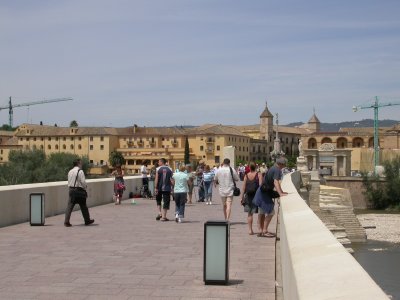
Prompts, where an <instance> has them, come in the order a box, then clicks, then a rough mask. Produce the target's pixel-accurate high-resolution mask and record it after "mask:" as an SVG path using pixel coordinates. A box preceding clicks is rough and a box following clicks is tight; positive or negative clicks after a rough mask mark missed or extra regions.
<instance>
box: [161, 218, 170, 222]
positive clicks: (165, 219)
mask: <svg viewBox="0 0 400 300" xmlns="http://www.w3.org/2000/svg"><path fill="white" fill-rule="evenodd" d="M160 221H161V222H166V221H169V219H167V218H162V219H161V220H160Z"/></svg>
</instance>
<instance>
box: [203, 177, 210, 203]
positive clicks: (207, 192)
mask: <svg viewBox="0 0 400 300" xmlns="http://www.w3.org/2000/svg"><path fill="white" fill-rule="evenodd" d="M204 195H205V199H206V201H207V199H208V201H211V199H212V181H204Z"/></svg>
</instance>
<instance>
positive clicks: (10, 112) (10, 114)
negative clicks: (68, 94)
mask: <svg viewBox="0 0 400 300" xmlns="http://www.w3.org/2000/svg"><path fill="white" fill-rule="evenodd" d="M71 100H73V99H72V98H57V99H48V100H40V101H33V102H26V103H19V104H12V102H11V97H10V100H9V101H8V105H7V106H0V110H2V109H8V125H9V126H10V128H12V127H13V108H14V107H21V106H31V105H36V104H45V103H51V102H60V101H71Z"/></svg>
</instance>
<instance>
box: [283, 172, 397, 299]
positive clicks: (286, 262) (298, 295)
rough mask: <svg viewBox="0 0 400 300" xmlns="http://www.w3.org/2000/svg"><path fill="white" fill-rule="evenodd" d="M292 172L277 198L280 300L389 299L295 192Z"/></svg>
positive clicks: (294, 174)
mask: <svg viewBox="0 0 400 300" xmlns="http://www.w3.org/2000/svg"><path fill="white" fill-rule="evenodd" d="M296 178H297V180H298V178H299V173H297V172H295V173H292V174H288V175H286V176H285V177H284V179H283V182H282V187H283V190H284V191H285V192H288V193H289V195H287V196H284V197H282V198H281V199H280V209H279V224H280V225H279V226H280V259H281V270H282V285H283V296H284V299H290V300H296V299H304V300H310V299H311V300H312V299H316V300H324V299H352V300H355V299H360V300H361V299H362V300H364V299H374V300H379V299H389V298H388V297H387V296H386V295H385V293H384V292H383V291H382V289H381V288H380V287H379V286H378V285H377V284H376V283H375V282H374V281H373V280H372V278H371V277H370V276H369V275H368V273H367V272H366V271H365V270H364V269H363V268H362V267H361V266H360V265H359V264H358V262H357V261H356V260H355V259H354V258H353V256H352V255H351V254H349V253H348V252H347V250H346V249H345V248H344V247H343V246H342V244H340V243H339V242H338V241H337V240H336V238H335V237H334V236H333V234H332V233H331V232H330V231H329V230H328V229H327V228H326V227H325V225H324V224H323V223H322V221H321V220H320V219H319V218H318V217H317V216H316V215H315V214H314V212H313V211H312V210H311V209H310V208H309V207H308V206H307V204H306V203H305V201H304V200H303V199H302V198H301V197H300V195H299V194H298V193H297V190H296V188H295V185H294V184H293V181H295V180H296Z"/></svg>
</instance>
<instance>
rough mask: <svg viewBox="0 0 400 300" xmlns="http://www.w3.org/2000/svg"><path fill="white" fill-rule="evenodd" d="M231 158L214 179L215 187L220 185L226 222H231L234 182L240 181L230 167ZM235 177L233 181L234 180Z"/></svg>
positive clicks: (225, 161) (226, 159)
mask: <svg viewBox="0 0 400 300" xmlns="http://www.w3.org/2000/svg"><path fill="white" fill-rule="evenodd" d="M230 162H231V161H230V160H229V158H225V159H224V164H223V166H222V167H221V168H220V169H219V170H218V172H217V174H215V177H214V186H216V185H217V184H218V185H219V194H220V196H221V201H222V209H223V211H224V217H225V220H227V221H229V219H230V217H231V208H232V201H233V189H234V183H233V180H235V181H239V176H238V174H237V172H236V171H234V170H232V168H231V167H230V165H229V164H230ZM232 177H233V179H232Z"/></svg>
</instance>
